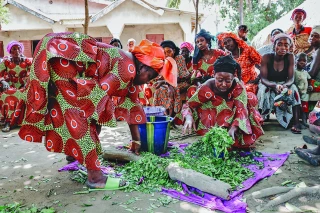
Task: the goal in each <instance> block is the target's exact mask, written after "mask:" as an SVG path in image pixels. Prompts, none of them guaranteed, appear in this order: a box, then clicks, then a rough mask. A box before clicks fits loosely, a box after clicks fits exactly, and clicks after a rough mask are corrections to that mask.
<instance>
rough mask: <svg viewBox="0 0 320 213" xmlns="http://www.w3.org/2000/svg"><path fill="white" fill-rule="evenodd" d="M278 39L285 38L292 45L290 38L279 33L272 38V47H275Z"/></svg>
mask: <svg viewBox="0 0 320 213" xmlns="http://www.w3.org/2000/svg"><path fill="white" fill-rule="evenodd" d="M280 38H287V39H289V40H290V43H291V44H292V39H291V37H290V36H289V35H288V34H286V33H279V34H277V35H276V36H275V37H274V41H273V45H275V44H276V42H277V40H279V39H280Z"/></svg>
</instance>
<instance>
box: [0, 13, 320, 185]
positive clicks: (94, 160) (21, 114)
mask: <svg viewBox="0 0 320 213" xmlns="http://www.w3.org/2000/svg"><path fill="white" fill-rule="evenodd" d="M305 17H306V12H305V11H304V10H301V9H296V10H295V11H294V12H293V14H292V20H293V22H294V24H295V28H294V30H293V32H292V33H291V34H285V33H283V31H282V30H281V29H275V30H273V31H272V32H271V41H272V44H271V45H268V46H265V47H263V48H262V49H261V50H256V49H255V48H254V47H252V46H250V45H249V44H248V42H249V41H248V40H247V39H246V38H245V34H246V33H247V28H246V27H243V26H241V27H239V31H240V32H241V33H239V34H238V35H237V34H235V33H232V32H223V33H219V34H218V35H217V36H216V37H214V36H212V35H211V34H210V33H209V32H207V31H206V30H204V29H202V30H200V32H199V33H198V34H196V36H195V40H194V42H195V47H193V45H192V44H191V43H190V42H183V43H182V44H181V45H180V48H178V47H177V45H176V44H175V43H174V42H173V41H171V40H165V41H163V42H162V43H161V44H160V45H159V44H156V43H153V42H150V41H148V40H142V41H141V42H140V44H136V41H135V40H134V39H129V41H128V43H127V45H128V51H123V50H121V49H122V44H121V42H120V40H119V39H112V40H111V42H110V45H107V44H104V43H101V42H97V41H95V40H94V39H93V38H91V37H89V36H87V35H83V34H80V33H60V34H57V35H56V34H54V33H52V34H48V35H46V36H45V38H44V39H42V40H41V42H40V43H39V45H38V47H37V48H36V52H35V54H34V60H33V62H32V60H31V59H29V58H26V57H25V56H24V55H23V48H24V47H23V45H22V44H21V43H20V42H17V41H12V42H10V43H9V44H8V46H7V52H8V53H9V55H10V56H7V57H5V58H4V60H3V61H2V62H1V64H0V82H1V84H0V86H1V87H0V92H1V93H0V94H1V96H0V121H1V122H2V125H4V127H3V129H2V131H3V132H8V131H10V129H12V128H13V127H14V126H19V125H20V126H21V125H22V127H21V129H20V131H19V136H20V137H21V138H22V139H24V140H27V141H32V142H41V141H42V137H43V136H45V145H46V148H47V149H48V150H49V151H54V152H64V153H65V154H67V155H69V156H71V157H72V158H74V159H77V160H78V161H79V162H80V163H82V164H84V165H86V167H87V168H88V178H89V179H88V180H89V186H90V187H92V188H95V187H97V188H101V187H103V186H104V184H105V183H106V177H104V176H103V175H102V174H101V171H100V169H99V161H98V157H97V155H98V154H99V153H101V145H100V142H99V137H98V135H99V132H100V130H101V126H102V125H105V126H115V125H116V120H117V119H119V118H123V119H125V120H126V121H127V123H128V124H129V127H130V131H131V136H132V142H131V148H130V150H131V151H133V152H135V153H136V154H139V149H140V145H141V144H140V134H139V131H138V125H139V124H141V123H144V122H146V117H145V114H144V111H143V109H142V107H141V103H143V104H144V105H151V106H163V107H164V108H165V109H166V113H167V115H169V116H172V117H175V123H176V124H178V125H183V131H184V132H191V130H192V129H194V130H195V132H196V133H198V134H199V135H203V134H205V133H206V132H207V131H208V130H209V128H211V127H213V126H222V127H225V128H227V129H228V132H229V135H230V136H231V137H232V138H233V139H234V141H235V143H234V147H237V148H250V147H253V146H254V142H255V141H256V140H257V139H258V138H259V136H261V135H262V134H263V133H264V132H263V129H262V124H263V122H264V121H266V120H267V119H268V116H269V115H270V113H275V115H276V117H277V120H278V121H279V123H280V124H281V125H282V126H283V127H284V128H287V127H288V125H289V123H290V121H291V119H293V126H292V128H291V131H292V132H293V133H295V134H300V133H301V130H300V126H301V125H300V123H299V119H300V117H302V122H303V124H304V125H307V114H306V113H307V112H308V92H310V91H320V83H319V82H320V77H319V76H320V73H319V70H320V58H319V57H320V54H319V47H320V26H315V27H313V28H308V27H303V26H302V24H301V23H302V21H303V20H304V19H305ZM306 34H307V35H306ZM305 39H307V40H308V42H307V43H306V42H305V41H304V40H305ZM214 40H215V41H216V43H217V48H213V47H212V45H213V41H214ZM68 48H71V50H72V51H70V49H68ZM192 52H193V56H191V54H192ZM259 52H260V53H261V54H260V53H259ZM262 52H263V53H262ZM311 55H312V57H311ZM310 58H312V60H311V65H310V66H309V68H308V71H309V72H307V67H308V66H307V63H308V61H310ZM257 70H260V73H259V72H257ZM115 100H116V101H115ZM301 112H302V113H301ZM300 115H301V116H300ZM309 122H310V123H311V120H310V121H309Z"/></svg>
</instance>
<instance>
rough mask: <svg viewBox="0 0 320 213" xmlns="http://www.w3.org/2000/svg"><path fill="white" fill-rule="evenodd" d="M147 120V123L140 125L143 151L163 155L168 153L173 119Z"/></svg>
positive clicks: (155, 118) (158, 117)
mask: <svg viewBox="0 0 320 213" xmlns="http://www.w3.org/2000/svg"><path fill="white" fill-rule="evenodd" d="M147 120H148V121H147V123H145V124H139V132H140V139H141V150H142V151H145V152H151V153H153V154H155V155H161V154H163V153H165V152H166V151H167V147H168V140H169V134H170V122H171V121H172V120H173V118H171V117H168V116H148V117H147Z"/></svg>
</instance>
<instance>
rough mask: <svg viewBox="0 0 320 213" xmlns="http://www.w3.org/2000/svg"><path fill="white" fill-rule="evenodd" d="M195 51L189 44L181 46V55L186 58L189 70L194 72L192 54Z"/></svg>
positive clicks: (185, 43) (184, 43)
mask: <svg viewBox="0 0 320 213" xmlns="http://www.w3.org/2000/svg"><path fill="white" fill-rule="evenodd" d="M193 50H194V47H193V45H192V44H191V43H189V42H183V43H182V44H181V45H180V54H181V55H182V56H183V57H184V60H185V62H186V66H187V69H188V70H189V71H190V72H192V69H193V68H192V56H191V53H192V51H193Z"/></svg>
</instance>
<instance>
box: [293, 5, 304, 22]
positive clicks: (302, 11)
mask: <svg viewBox="0 0 320 213" xmlns="http://www.w3.org/2000/svg"><path fill="white" fill-rule="evenodd" d="M296 13H303V20H302V21H304V20H305V19H306V18H307V12H306V11H305V10H304V9H299V8H297V9H295V10H294V11H293V12H292V15H291V18H290V20H293V18H294V15H295V14H296Z"/></svg>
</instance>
